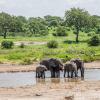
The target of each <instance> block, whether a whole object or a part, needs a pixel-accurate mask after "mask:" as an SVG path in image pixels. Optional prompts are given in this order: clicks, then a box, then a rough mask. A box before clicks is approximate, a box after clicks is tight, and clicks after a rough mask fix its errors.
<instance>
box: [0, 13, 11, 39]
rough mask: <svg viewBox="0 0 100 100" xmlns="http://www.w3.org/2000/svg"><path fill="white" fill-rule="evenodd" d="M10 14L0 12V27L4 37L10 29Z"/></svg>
mask: <svg viewBox="0 0 100 100" xmlns="http://www.w3.org/2000/svg"><path fill="white" fill-rule="evenodd" d="M11 21H12V19H11V16H10V15H9V14H7V13H4V12H2V13H0V28H1V32H2V33H3V36H4V38H6V36H7V31H8V30H9V29H10V27H11Z"/></svg>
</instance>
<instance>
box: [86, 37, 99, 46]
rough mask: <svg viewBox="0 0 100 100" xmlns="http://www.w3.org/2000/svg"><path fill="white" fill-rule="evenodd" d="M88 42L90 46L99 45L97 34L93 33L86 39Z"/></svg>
mask: <svg viewBox="0 0 100 100" xmlns="http://www.w3.org/2000/svg"><path fill="white" fill-rule="evenodd" d="M88 44H89V45H90V46H98V45H100V38H99V35H94V36H92V37H91V38H90V40H89V41H88Z"/></svg>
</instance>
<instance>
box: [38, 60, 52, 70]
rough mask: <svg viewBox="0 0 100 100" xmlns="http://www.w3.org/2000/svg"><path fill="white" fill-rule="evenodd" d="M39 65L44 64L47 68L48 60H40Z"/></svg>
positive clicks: (48, 65)
mask: <svg viewBox="0 0 100 100" xmlns="http://www.w3.org/2000/svg"><path fill="white" fill-rule="evenodd" d="M40 65H44V66H46V68H47V69H48V70H49V67H50V64H49V60H42V61H41V62H40Z"/></svg>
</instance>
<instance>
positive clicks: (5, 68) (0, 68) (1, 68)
mask: <svg viewBox="0 0 100 100" xmlns="http://www.w3.org/2000/svg"><path fill="white" fill-rule="evenodd" d="M37 64H38V63H34V64H32V65H17V64H16V65H13V64H0V73H4V72H31V71H35V70H36V66H37ZM84 66H85V68H86V69H100V61H94V62H90V63H85V64H84Z"/></svg>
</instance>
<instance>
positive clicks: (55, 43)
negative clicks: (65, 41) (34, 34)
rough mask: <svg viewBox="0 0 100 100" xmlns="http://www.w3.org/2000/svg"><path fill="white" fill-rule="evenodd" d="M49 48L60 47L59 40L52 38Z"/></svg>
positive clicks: (48, 44)
mask: <svg viewBox="0 0 100 100" xmlns="http://www.w3.org/2000/svg"><path fill="white" fill-rule="evenodd" d="M47 47H48V48H57V47H58V42H57V41H55V40H51V41H49V42H48V43H47Z"/></svg>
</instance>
